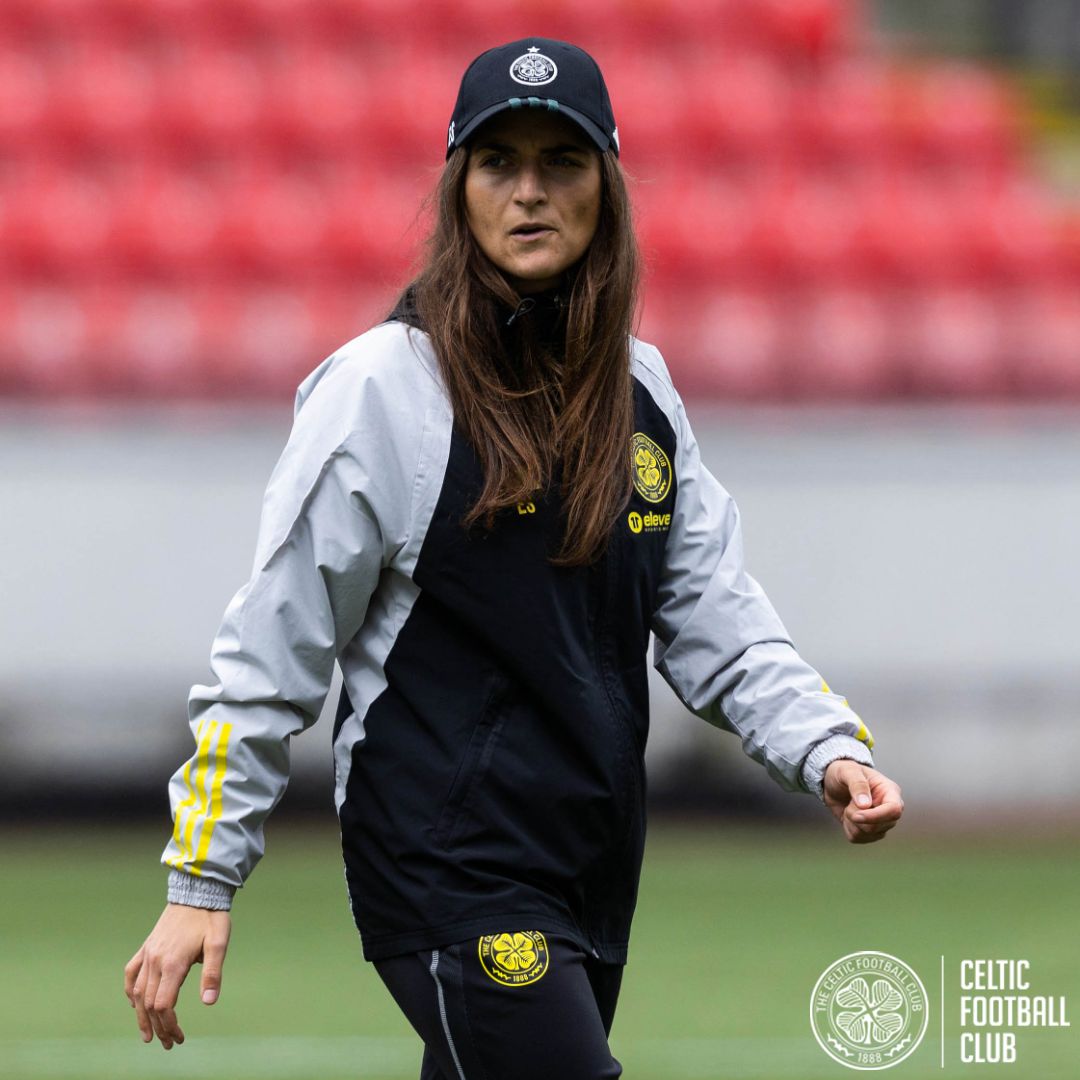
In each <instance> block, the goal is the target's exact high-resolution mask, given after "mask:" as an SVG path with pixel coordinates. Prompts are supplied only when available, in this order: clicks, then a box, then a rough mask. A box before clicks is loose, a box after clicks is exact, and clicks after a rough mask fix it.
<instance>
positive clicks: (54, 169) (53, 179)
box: [12, 162, 119, 273]
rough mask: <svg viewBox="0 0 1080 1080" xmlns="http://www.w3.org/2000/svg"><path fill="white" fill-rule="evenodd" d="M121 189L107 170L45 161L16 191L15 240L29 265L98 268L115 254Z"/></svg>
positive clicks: (19, 253) (14, 195)
mask: <svg viewBox="0 0 1080 1080" xmlns="http://www.w3.org/2000/svg"><path fill="white" fill-rule="evenodd" d="M118 202H119V198H118V189H117V187H116V185H115V182H110V180H109V179H107V178H106V177H105V176H104V175H103V174H100V173H95V172H92V171H85V170H84V171H79V172H74V171H70V170H69V169H65V168H63V167H61V166H59V165H57V164H55V163H51V164H50V163H47V162H46V163H42V164H41V165H40V166H39V168H38V169H37V170H36V171H35V172H34V173H33V174H32V175H28V176H27V177H25V178H24V181H23V182H22V184H21V185H20V187H19V189H18V190H16V191H15V192H13V198H12V205H13V207H14V214H13V215H12V216H13V218H14V221H15V222H16V223H17V226H16V228H15V229H14V233H15V235H14V237H13V244H14V245H15V247H16V250H17V251H18V257H19V259H20V260H21V261H22V262H23V263H24V264H26V265H28V266H32V267H33V266H36V267H49V268H53V269H56V270H60V271H63V272H65V273H68V272H71V271H73V270H78V269H80V268H85V267H95V268H98V269H100V268H101V267H102V266H103V265H106V264H107V263H108V262H109V260H110V258H111V254H112V249H111V244H112V240H113V236H114V231H115V227H116V224H117V218H118Z"/></svg>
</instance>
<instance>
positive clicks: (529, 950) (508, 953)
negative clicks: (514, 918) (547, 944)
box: [491, 933, 536, 971]
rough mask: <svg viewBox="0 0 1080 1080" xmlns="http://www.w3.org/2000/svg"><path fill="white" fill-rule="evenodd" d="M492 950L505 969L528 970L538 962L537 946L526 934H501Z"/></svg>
mask: <svg viewBox="0 0 1080 1080" xmlns="http://www.w3.org/2000/svg"><path fill="white" fill-rule="evenodd" d="M491 951H492V953H493V955H494V960H495V963H496V964H498V965H499V967H501V968H503V969H504V970H505V971H528V970H529V968H531V967H532V966H533V965H534V964H535V963H536V946H535V945H534V944H533V942H532V941H531V940H530V939H529V938H527V937H526V936H525V935H524V934H520V933H519V934H499V936H498V937H496V938H495V940H494V941H493V942H492V943H491Z"/></svg>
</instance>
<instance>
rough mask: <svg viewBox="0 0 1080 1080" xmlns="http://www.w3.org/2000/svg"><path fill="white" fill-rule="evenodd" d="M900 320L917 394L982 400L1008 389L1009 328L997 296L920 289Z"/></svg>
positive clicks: (909, 381) (909, 375)
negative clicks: (1007, 349) (1007, 337)
mask: <svg viewBox="0 0 1080 1080" xmlns="http://www.w3.org/2000/svg"><path fill="white" fill-rule="evenodd" d="M901 320H902V321H901V323H900V333H899V344H900V348H901V351H902V355H903V361H904V369H905V370H904V374H905V378H906V380H907V385H908V386H909V387H910V389H911V390H912V391H914V392H915V393H918V394H922V395H939V394H947V395H948V394H955V395H961V396H969V397H979V396H984V395H987V394H994V393H1000V392H1001V391H1002V390H1003V389H1004V388H1005V385H1006V382H1005V372H1004V366H1003V360H1004V348H1005V345H1006V337H1005V326H1004V321H1003V312H1002V311H1001V310H1000V309H999V307H998V305H997V303H996V298H995V296H994V294H993V293H991V292H987V291H982V290H976V289H968V288H952V287H942V288H939V289H919V290H916V291H915V292H914V294H913V295H912V296H911V297H910V298H909V299H908V301H907V302H906V303H905V305H904V309H903V311H902V312H901Z"/></svg>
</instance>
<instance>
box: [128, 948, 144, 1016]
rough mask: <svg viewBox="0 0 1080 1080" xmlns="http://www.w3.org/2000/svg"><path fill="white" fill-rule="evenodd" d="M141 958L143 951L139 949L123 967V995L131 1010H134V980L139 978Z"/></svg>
mask: <svg viewBox="0 0 1080 1080" xmlns="http://www.w3.org/2000/svg"><path fill="white" fill-rule="evenodd" d="M142 957H143V951H142V949H140V950H139V951H138V952H137V953H136V954H135V955H134V956H133V957H132V958H131V959H130V960H129V961H128V962H127V963H126V964H125V965H124V993H125V994H126V995H127V999H128V1002H129V1003H130V1004H131V1007H132V1008H135V980H136V979H137V978H138V977H139V971H140V970H141V969H142Z"/></svg>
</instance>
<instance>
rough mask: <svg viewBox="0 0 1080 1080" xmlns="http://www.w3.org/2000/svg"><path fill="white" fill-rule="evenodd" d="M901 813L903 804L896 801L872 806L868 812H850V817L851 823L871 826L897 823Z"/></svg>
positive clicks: (901, 801) (900, 801) (900, 800)
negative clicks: (877, 823)
mask: <svg viewBox="0 0 1080 1080" xmlns="http://www.w3.org/2000/svg"><path fill="white" fill-rule="evenodd" d="M903 812H904V802H903V800H902V799H897V800H896V801H889V802H883V803H881V804H880V805H879V806H872V807H871V808H870V809H869V810H852V812H851V815H850V816H851V820H852V821H858V822H862V823H866V824H873V823H876V822H881V821H899V820H900V815H901V814H903Z"/></svg>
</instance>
